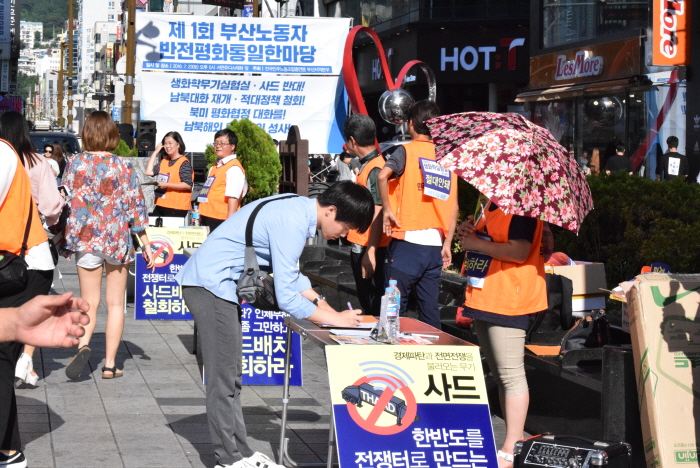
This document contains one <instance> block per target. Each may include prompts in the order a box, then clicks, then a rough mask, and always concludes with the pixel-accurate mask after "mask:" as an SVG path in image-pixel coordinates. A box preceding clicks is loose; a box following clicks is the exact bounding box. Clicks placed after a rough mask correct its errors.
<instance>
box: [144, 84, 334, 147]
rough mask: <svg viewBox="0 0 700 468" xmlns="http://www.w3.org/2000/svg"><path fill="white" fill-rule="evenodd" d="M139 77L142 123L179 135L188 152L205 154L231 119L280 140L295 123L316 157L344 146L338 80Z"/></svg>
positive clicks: (284, 137)
mask: <svg viewBox="0 0 700 468" xmlns="http://www.w3.org/2000/svg"><path fill="white" fill-rule="evenodd" d="M141 79H142V81H143V89H144V92H143V97H142V98H141V106H142V107H141V109H142V112H143V117H144V119H147V120H155V121H157V122H158V128H159V129H161V128H162V129H166V130H167V131H177V132H179V133H180V134H181V135H182V137H183V138H184V140H185V143H186V144H187V149H188V150H190V151H202V152H203V151H204V150H205V147H206V144H207V143H209V144H210V143H211V142H212V141H213V140H214V133H215V132H217V131H219V130H221V129H222V128H225V127H226V126H227V125H228V124H229V122H231V120H233V119H250V120H252V121H253V122H255V123H256V124H257V125H258V126H260V127H261V128H262V129H263V130H265V131H266V132H267V133H269V134H270V136H272V138H274V139H276V140H284V139H286V137H287V133H288V132H289V127H290V126H291V125H297V126H299V130H300V132H301V135H302V137H303V138H308V140H309V151H311V152H312V153H333V152H338V151H340V150H341V148H342V146H343V143H344V142H343V137H342V132H341V130H340V129H341V128H342V125H343V122H344V118H345V107H344V104H343V85H342V81H341V80H340V78H339V77H337V76H289V75H287V76H274V75H265V76H242V75H211V74H192V73H143V74H142V77H141Z"/></svg>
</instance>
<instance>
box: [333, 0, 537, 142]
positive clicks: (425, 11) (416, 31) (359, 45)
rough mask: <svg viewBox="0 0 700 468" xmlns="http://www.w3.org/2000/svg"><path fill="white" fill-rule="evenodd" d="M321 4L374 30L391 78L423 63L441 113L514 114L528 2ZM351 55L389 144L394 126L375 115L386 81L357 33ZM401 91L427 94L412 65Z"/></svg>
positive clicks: (523, 72)
mask: <svg viewBox="0 0 700 468" xmlns="http://www.w3.org/2000/svg"><path fill="white" fill-rule="evenodd" d="M325 7H326V15H327V16H331V17H338V16H350V17H352V18H354V20H355V21H354V24H356V25H358V24H361V25H364V26H368V27H371V28H372V29H374V30H375V32H376V33H377V35H378V36H379V38H380V39H381V41H382V45H383V47H384V50H385V54H386V60H387V64H388V66H389V70H390V71H391V74H392V79H396V76H397V75H398V73H399V71H400V70H401V68H402V67H403V66H404V65H405V64H406V63H407V62H409V61H411V60H420V61H422V62H425V63H426V64H428V65H429V66H430V68H431V69H432V71H433V73H434V74H435V78H436V82H437V99H436V102H437V104H438V106H439V107H440V110H441V112H442V113H443V114H452V113H458V112H468V111H493V112H506V111H518V110H522V107H521V106H514V101H515V98H516V96H517V94H518V93H519V92H520V91H521V90H522V89H524V88H525V86H526V85H527V82H528V78H529V74H528V66H529V41H530V32H529V19H530V12H529V0H491V1H485V0H473V1H469V2H463V1H458V0H447V1H441V2H429V1H424V0H403V1H396V0H394V1H392V0H373V1H366V0H361V1H359V2H358V1H350V0H336V1H330V2H325ZM353 58H354V62H355V68H356V70H357V75H358V76H357V78H358V81H359V83H360V88H361V90H362V93H363V96H364V98H365V102H366V105H367V110H368V113H369V114H370V116H371V117H372V118H373V119H374V120H375V122H376V123H377V128H378V133H379V135H378V137H379V139H380V141H383V140H388V139H391V138H392V137H393V136H394V135H395V134H396V132H397V128H395V127H394V126H393V125H391V124H388V123H386V122H384V121H383V120H382V119H381V118H380V117H379V112H378V101H379V97H380V96H381V94H382V93H383V92H384V91H385V90H386V84H385V80H384V78H383V76H382V71H381V64H380V60H381V59H380V58H379V55H378V53H377V49H376V47H375V46H374V44H373V43H372V42H371V41H368V40H366V39H363V38H362V37H361V36H358V37H357V38H356V40H355V45H354V52H353ZM405 89H407V90H408V91H409V92H410V93H411V94H412V95H413V97H414V99H415V100H420V99H425V98H427V97H428V88H427V82H426V79H425V77H424V74H423V73H422V72H421V70H420V69H418V68H417V67H414V69H412V70H411V71H410V72H409V74H408V76H407V79H406V83H405Z"/></svg>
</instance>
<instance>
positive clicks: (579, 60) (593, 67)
mask: <svg viewBox="0 0 700 468" xmlns="http://www.w3.org/2000/svg"><path fill="white" fill-rule="evenodd" d="M602 72H603V57H600V56H597V57H596V56H594V57H589V53H588V52H586V51H583V50H582V51H579V52H576V57H575V58H574V59H573V60H566V55H560V56H558V57H557V68H556V72H555V73H554V79H555V80H570V79H572V78H579V77H582V76H594V75H600V74H601V73H602Z"/></svg>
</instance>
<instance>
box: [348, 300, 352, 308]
mask: <svg viewBox="0 0 700 468" xmlns="http://www.w3.org/2000/svg"><path fill="white" fill-rule="evenodd" d="M348 310H352V304H350V301H348Z"/></svg>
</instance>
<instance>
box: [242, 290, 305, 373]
mask: <svg viewBox="0 0 700 468" xmlns="http://www.w3.org/2000/svg"><path fill="white" fill-rule="evenodd" d="M288 315H289V314H287V313H286V312H279V311H271V310H260V309H256V308H255V307H253V306H251V305H250V304H245V303H244V304H243V305H241V331H242V342H243V359H242V361H243V385H283V384H284V359H285V355H286V351H287V327H286V325H285V324H284V318H285V317H287V316H288ZM289 367H290V369H289V372H290V374H289V378H290V380H289V384H290V385H297V386H301V384H302V369H301V336H299V334H297V333H293V334H292V355H291V361H290V366H289Z"/></svg>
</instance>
